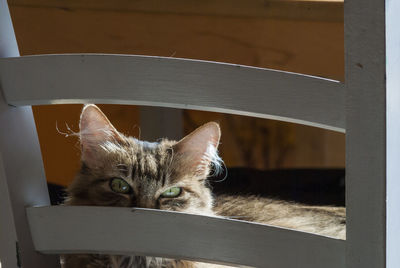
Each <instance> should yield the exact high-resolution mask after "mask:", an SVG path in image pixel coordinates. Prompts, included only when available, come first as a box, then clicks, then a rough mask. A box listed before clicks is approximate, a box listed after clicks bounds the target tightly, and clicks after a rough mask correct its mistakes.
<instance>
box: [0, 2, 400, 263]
mask: <svg viewBox="0 0 400 268" xmlns="http://www.w3.org/2000/svg"><path fill="white" fill-rule="evenodd" d="M398 14H400V2H399V1H393V0H386V1H385V0H351V1H348V0H346V1H345V3H344V18H345V58H346V60H345V70H346V77H345V82H344V83H339V82H337V81H332V80H327V79H321V78H316V77H310V76H306V75H298V74H292V73H287V72H280V71H272V70H267V69H260V68H253V67H245V66H239V65H230V64H219V63H212V62H204V61H194V60H185V59H171V58H160V57H139V56H121V55H43V56H33V57H19V53H18V47H17V43H16V40H15V36H14V31H13V28H12V23H11V18H10V15H9V11H8V7H7V2H6V0H0V87H1V91H2V93H3V94H2V95H1V96H0V126H1V130H0V212H1V217H0V226H1V228H0V238H1V239H0V260H1V262H2V264H3V266H4V267H6V268H8V267H21V263H22V265H23V266H24V267H43V268H46V267H56V265H57V257H55V256H54V255H52V254H48V253H80V252H81V253H82V252H103V253H121V254H126V253H140V254H146V255H158V256H166V257H179V258H188V259H193V260H202V261H208V262H214V263H227V264H235V265H251V266H256V267H315V268H316V267H332V268H333V267H349V268H356V267H357V268H360V267H363V268H364V267H371V268H376V267H382V268H397V267H400V255H399V254H398V252H397V249H398V248H399V247H400V231H399V230H400V228H399V227H400V213H399V211H400V182H399V181H398V179H397V177H399V175H400V165H398V164H397V162H396V161H398V160H399V159H400V150H399V149H400V144H399V134H400V122H399V121H400V120H398V118H400V105H399V104H400V94H399V93H398V92H399V91H398V87H399V85H400V65H399V64H398V63H399V62H400V49H399V47H398V44H399V43H400V31H399V30H398V28H399V27H400V19H399V16H398ZM105 63H107V64H105ZM107 66H108V67H107ZM116 70H118V72H117V71H116ZM133 73H135V76H134V77H132V74H133ZM178 74H179V75H178ZM44 75H46V78H45V79H44V77H43V76H44ZM104 77H106V78H104ZM244 87H246V91H243V88H244ZM83 88H84V89H85V90H82V89H83ZM228 90H229V95H228V94H226V93H227V92H228ZM299 92H300V93H299ZM86 102H99V103H120V104H142V105H155V106H163V107H175V108H196V109H200V110H211V111H221V112H228V113H235V114H246V115H251V116H257V117H263V118H274V119H280V120H285V121H291V122H297V123H302V124H308V125H313V126H318V127H323V128H328V129H332V130H336V131H344V129H345V132H346V208H347V226H346V227H347V239H346V240H345V241H342V240H337V239H333V238H327V237H323V236H318V235H314V234H308V233H303V232H298V231H293V230H287V229H284V228H277V227H272V226H265V225H260V224H252V223H245V222H240V221H235V220H227V219H222V218H218V217H205V216H197V215H187V214H184V213H176V212H165V211H155V210H148V209H136V208H134V209H132V208H97V207H96V208H93V207H92V208H88V207H50V206H49V197H48V193H47V186H46V180H45V176H44V171H43V164H42V160H41V154H40V148H39V142H38V139H37V134H36V129H35V124H34V119H33V115H32V110H31V108H30V107H29V106H26V105H35V104H57V103H86ZM282 107H283V108H285V109H282ZM38 206H39V207H38ZM132 212H134V213H132ZM77 217H79V218H80V219H81V223H80V224H79V225H77V224H76V221H71V219H76V218H77ZM159 221H163V225H164V226H166V227H168V228H172V229H171V230H172V231H171V232H165V229H162V227H161V226H159V225H157V224H155V223H156V222H159ZM97 222H102V224H97V225H95V223H97ZM127 223H130V224H127ZM132 225H133V227H132ZM93 226H95V228H94V227H93ZM108 226H113V228H110V229H111V230H114V231H109V232H106V231H107V230H110V229H108V228H107V227H108ZM174 226H175V227H174ZM118 229H119V230H121V229H123V230H128V233H129V234H130V237H135V238H136V239H135V240H134V241H132V239H127V238H126V235H121V234H120V232H118V231H117V230H118ZM76 233H78V234H79V235H75V236H74V235H73V234H76ZM124 236H125V238H124ZM110 237H114V238H113V239H111V238H110ZM186 237H191V239H190V240H189V242H188V239H184V238H186ZM173 238H175V239H178V241H181V244H182V245H181V246H175V247H170V246H169V244H168V241H170V239H173ZM146 241H151V243H150V242H146ZM190 241H192V242H190ZM195 242H196V243H195ZM177 245H179V243H177Z"/></svg>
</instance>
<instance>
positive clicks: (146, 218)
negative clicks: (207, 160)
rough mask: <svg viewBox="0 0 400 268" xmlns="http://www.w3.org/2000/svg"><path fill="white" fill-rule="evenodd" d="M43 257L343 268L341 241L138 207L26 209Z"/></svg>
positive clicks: (342, 242) (214, 218)
mask: <svg viewBox="0 0 400 268" xmlns="http://www.w3.org/2000/svg"><path fill="white" fill-rule="evenodd" d="M27 214H28V219H29V224H30V228H31V233H32V236H33V239H34V243H35V247H36V249H37V250H38V251H40V252H43V253H83V252H96V253H99V252H103V253H110V254H129V253H136V254H143V255H150V256H151V255H153V256H163V257H170V258H185V259H197V260H203V261H208V262H215V263H232V264H242V265H250V266H253V267H271V268H272V267H274V268H283V267H298V268H301V267H307V268H311V267H313V268H320V267H324V268H340V267H344V263H345V260H344V251H345V245H344V241H343V240H338V239H333V238H328V237H323V236H318V235H314V234H309V233H303V232H297V231H292V230H288V229H282V228H276V227H270V226H266V225H261V224H254V223H248V222H241V221H235V220H227V219H222V218H216V217H207V216H199V215H190V214H184V213H177V212H168V211H159V210H151V209H138V208H110V207H71V206H64V207H60V206H59V207H54V206H53V207H39V208H38V207H36V208H27Z"/></svg>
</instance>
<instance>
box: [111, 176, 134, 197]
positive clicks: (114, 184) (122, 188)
mask: <svg viewBox="0 0 400 268" xmlns="http://www.w3.org/2000/svg"><path fill="white" fill-rule="evenodd" d="M110 188H111V190H113V191H114V192H116V193H120V194H129V193H130V192H131V190H132V188H131V186H130V185H129V184H128V183H127V182H126V181H125V180H124V179H121V178H113V179H111V181H110Z"/></svg>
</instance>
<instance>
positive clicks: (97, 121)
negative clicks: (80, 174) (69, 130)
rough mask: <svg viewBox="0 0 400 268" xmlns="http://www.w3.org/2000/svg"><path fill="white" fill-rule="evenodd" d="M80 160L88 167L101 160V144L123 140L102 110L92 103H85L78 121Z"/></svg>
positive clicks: (96, 164)
mask: <svg viewBox="0 0 400 268" xmlns="http://www.w3.org/2000/svg"><path fill="white" fill-rule="evenodd" d="M79 128H80V132H79V134H80V142H81V150H82V161H83V162H84V163H85V164H86V165H88V166H89V167H95V166H98V165H99V164H100V162H101V159H100V157H101V154H99V151H100V150H101V147H100V146H101V145H103V144H106V143H107V142H111V143H114V144H119V143H121V142H122V141H123V138H122V136H121V134H119V132H118V131H117V130H116V129H115V128H114V126H113V125H112V124H111V123H110V121H109V120H108V118H107V117H106V116H105V115H104V114H103V112H102V111H101V110H100V109H99V108H98V107H97V106H96V105H94V104H88V105H85V106H84V107H83V109H82V113H81V119H80V123H79Z"/></svg>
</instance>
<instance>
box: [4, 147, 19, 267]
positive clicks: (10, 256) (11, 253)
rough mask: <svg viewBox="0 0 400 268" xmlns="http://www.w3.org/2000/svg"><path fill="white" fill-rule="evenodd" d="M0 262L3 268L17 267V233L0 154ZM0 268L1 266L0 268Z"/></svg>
mask: <svg viewBox="0 0 400 268" xmlns="http://www.w3.org/2000/svg"><path fill="white" fill-rule="evenodd" d="M0 213H1V216H0V261H1V265H3V267H18V260H17V241H18V239H17V231H16V229H15V223H14V215H13V212H12V206H11V201H10V194H9V192H8V187H7V181H6V175H5V172H4V167H3V159H2V157H1V152H0ZM0 268H1V266H0Z"/></svg>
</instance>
